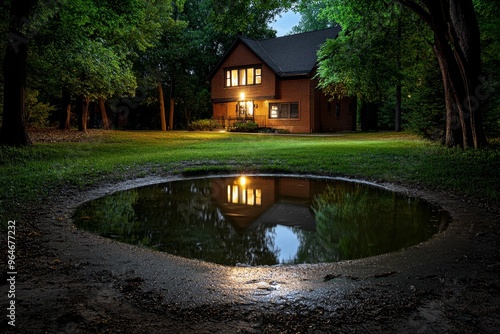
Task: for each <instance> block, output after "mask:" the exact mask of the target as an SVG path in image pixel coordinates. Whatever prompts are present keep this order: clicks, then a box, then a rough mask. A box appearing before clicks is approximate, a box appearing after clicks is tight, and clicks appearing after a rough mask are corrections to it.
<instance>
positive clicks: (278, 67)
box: [239, 36, 283, 73]
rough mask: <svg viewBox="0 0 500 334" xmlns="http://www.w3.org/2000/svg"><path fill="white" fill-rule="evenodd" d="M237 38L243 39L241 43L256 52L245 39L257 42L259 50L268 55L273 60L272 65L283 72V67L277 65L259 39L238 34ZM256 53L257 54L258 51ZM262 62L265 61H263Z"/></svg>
mask: <svg viewBox="0 0 500 334" xmlns="http://www.w3.org/2000/svg"><path fill="white" fill-rule="evenodd" d="M239 38H240V39H241V40H242V41H243V43H245V45H246V46H247V47H248V48H250V50H253V52H256V50H254V47H252V46H251V45H249V44H248V42H247V40H250V41H252V42H254V43H256V44H258V45H259V48H260V50H262V51H263V52H264V53H265V54H266V56H267V57H269V59H270V60H271V61H272V62H273V65H274V67H275V68H276V69H278V70H279V71H280V72H281V73H282V72H283V69H282V68H281V66H279V65H278V63H277V62H276V60H274V59H273V57H272V56H271V55H270V54H269V52H268V51H267V49H266V48H265V47H264V46H263V45H262V44H261V43H260V40H257V39H253V38H248V37H243V36H239ZM256 54H258V52H257V53H256ZM262 60H263V59H262ZM263 61H264V60H263ZM264 62H266V61H264ZM268 65H270V64H268Z"/></svg>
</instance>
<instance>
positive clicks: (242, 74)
mask: <svg viewBox="0 0 500 334" xmlns="http://www.w3.org/2000/svg"><path fill="white" fill-rule="evenodd" d="M225 73H226V87H237V86H249V85H260V84H261V83H262V67H260V66H251V67H243V68H233V69H227V70H225Z"/></svg>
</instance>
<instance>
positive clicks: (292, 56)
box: [239, 26, 340, 76]
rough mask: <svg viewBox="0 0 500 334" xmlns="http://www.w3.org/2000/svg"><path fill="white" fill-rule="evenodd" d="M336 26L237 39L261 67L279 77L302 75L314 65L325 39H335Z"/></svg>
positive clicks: (337, 31) (337, 27) (337, 28)
mask: <svg viewBox="0 0 500 334" xmlns="http://www.w3.org/2000/svg"><path fill="white" fill-rule="evenodd" d="M339 32H340V26H336V27H333V28H329V29H324V30H318V31H312V32H307V33H302V34H296V35H289V36H284V37H277V38H271V39H264V40H253V39H249V38H244V37H239V39H240V40H241V41H242V42H243V43H244V44H245V45H246V46H247V47H249V48H250V49H251V50H252V51H253V52H254V53H255V54H256V55H257V56H258V57H259V58H260V59H261V60H262V61H263V62H264V63H266V64H267V65H268V66H269V67H270V68H271V69H272V70H273V71H274V72H275V73H276V74H278V75H280V76H293V75H306V74H309V73H311V71H312V70H313V69H314V66H316V63H317V61H318V56H317V52H318V50H319V48H320V47H321V45H322V44H323V43H325V42H326V40H327V39H333V38H336V37H337V35H338V33H339Z"/></svg>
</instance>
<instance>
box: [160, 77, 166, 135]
mask: <svg viewBox="0 0 500 334" xmlns="http://www.w3.org/2000/svg"><path fill="white" fill-rule="evenodd" d="M158 95H159V99H160V122H161V131H167V119H166V116H165V98H164V96H163V85H162V84H161V82H159V83H158Z"/></svg>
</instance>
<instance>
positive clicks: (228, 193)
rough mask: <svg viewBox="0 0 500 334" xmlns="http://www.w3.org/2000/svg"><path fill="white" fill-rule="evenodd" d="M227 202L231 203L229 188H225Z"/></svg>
mask: <svg viewBox="0 0 500 334" xmlns="http://www.w3.org/2000/svg"><path fill="white" fill-rule="evenodd" d="M227 202H228V203H231V186H230V185H228V186H227Z"/></svg>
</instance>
